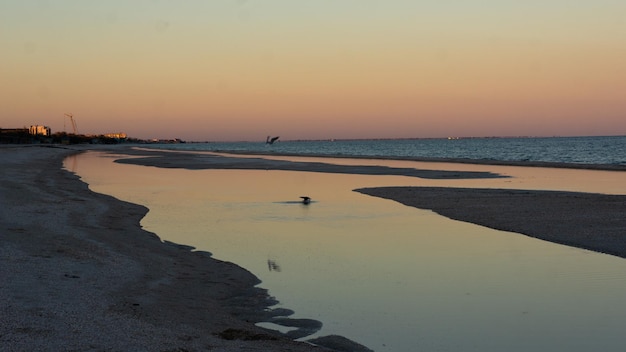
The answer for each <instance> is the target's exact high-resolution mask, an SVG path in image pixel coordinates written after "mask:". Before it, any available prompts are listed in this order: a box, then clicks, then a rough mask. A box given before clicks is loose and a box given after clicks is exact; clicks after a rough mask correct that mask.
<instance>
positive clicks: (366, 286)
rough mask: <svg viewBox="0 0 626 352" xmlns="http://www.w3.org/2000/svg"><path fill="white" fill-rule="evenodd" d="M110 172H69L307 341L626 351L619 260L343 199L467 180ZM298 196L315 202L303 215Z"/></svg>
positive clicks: (624, 287) (105, 162)
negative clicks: (263, 300) (234, 272)
mask: <svg viewBox="0 0 626 352" xmlns="http://www.w3.org/2000/svg"><path fill="white" fill-rule="evenodd" d="M113 160H114V158H113V157H112V156H111V155H106V154H102V153H95V152H89V153H85V154H81V155H78V156H76V157H74V158H72V159H68V160H67V161H66V167H67V168H68V169H71V170H72V171H74V172H76V173H77V174H78V175H79V176H80V177H81V178H82V179H83V180H84V181H85V182H87V183H88V184H89V185H90V188H91V189H92V190H94V191H96V192H100V193H105V194H110V195H113V196H115V197H117V198H119V199H123V200H126V201H130V202H133V203H138V204H142V205H145V206H147V207H148V208H149V209H150V211H149V213H148V215H147V216H146V217H145V218H144V219H143V220H142V226H143V227H144V228H145V229H147V230H149V231H152V232H155V233H157V234H158V235H159V236H160V237H161V238H162V239H163V240H168V241H173V242H177V243H182V244H186V245H191V246H194V247H196V248H197V249H198V250H204V251H209V252H211V253H213V256H214V257H215V258H217V259H221V260H225V261H230V262H234V263H237V264H238V265H240V266H242V267H244V268H246V269H248V270H249V271H251V272H252V273H254V274H255V275H256V276H258V277H259V278H260V279H261V280H262V283H261V284H260V286H261V287H264V288H267V289H268V290H269V292H270V294H271V295H273V296H275V297H276V298H277V299H278V300H279V301H280V304H279V306H280V307H284V308H289V309H293V310H294V311H295V314H294V315H293V317H294V318H310V319H316V320H319V321H321V322H322V323H323V324H324V325H323V327H322V329H321V330H320V331H319V332H318V333H317V334H316V335H314V336H318V335H319V336H324V335H329V334H338V335H343V336H346V337H348V338H350V339H353V340H355V341H358V342H359V343H362V344H364V345H366V346H367V347H369V348H371V349H373V350H375V351H394V352H395V351H481V352H483V351H529V350H540V351H561V350H562V351H590V350H597V351H600V350H601V351H618V350H620V351H621V350H622V349H623V344H624V342H626V339H625V338H624V337H623V332H624V328H623V326H624V324H625V323H626V295H625V294H624V292H626V261H625V260H624V259H621V258H617V257H613V256H608V255H604V254H598V253H593V252H590V251H586V250H581V249H576V248H570V247H565V246H561V245H556V244H552V243H548V242H544V241H540V240H536V239H532V238H528V237H526V236H522V235H519V234H513V233H507V232H501V231H495V230H491V229H488V228H485V227H481V226H477V225H473V224H468V223H463V222H459V221H453V220H450V219H447V218H445V217H442V216H439V215H436V214H434V213H432V212H430V211H426V210H420V209H415V208H410V207H406V206H403V205H401V204H398V203H396V202H393V201H389V200H384V199H379V198H373V197H369V196H366V195H363V194H360V193H356V192H353V191H352V189H355V188H361V187H374V186H388V185H389V186H391V185H393V186H410V185H432V184H433V183H438V184H448V185H451V186H463V182H460V181H447V183H446V181H433V180H421V179H417V178H409V177H398V176H362V175H336V174H322V173H313V172H287V171H264V170H259V171H250V170H248V171H242V170H181V169H158V168H153V167H143V166H134V165H124V164H117V163H113ZM567 171H568V172H569V171H571V170H567ZM538 173H540V171H537V170H535V172H534V173H533V174H534V175H537V174H538ZM535 177H536V176H535ZM520 180H522V179H515V178H514V179H512V180H508V182H513V183H516V182H517V183H519V182H522V181H520ZM467 182H471V183H474V184H476V183H478V184H481V187H482V186H484V184H487V183H489V182H492V183H493V182H496V183H498V184H499V183H503V182H507V180H502V179H499V180H480V181H476V180H473V181H467ZM303 195H307V196H311V197H312V198H313V202H312V203H311V204H309V205H303V204H300V203H299V202H298V200H299V196H303ZM267 327H273V326H270V325H268V326H267ZM314 336H311V337H314Z"/></svg>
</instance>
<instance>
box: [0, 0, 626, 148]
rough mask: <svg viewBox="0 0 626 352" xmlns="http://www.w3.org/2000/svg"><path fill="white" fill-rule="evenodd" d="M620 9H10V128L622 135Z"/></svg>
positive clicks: (624, 7) (409, 3)
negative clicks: (67, 116)
mask: <svg viewBox="0 0 626 352" xmlns="http://www.w3.org/2000/svg"><path fill="white" fill-rule="evenodd" d="M625 38H626V3H625V2H623V1H616V0H597V1H593V2H591V1H582V0H572V1H568V2H565V1H557V0H544V1H534V0H530V1H526V2H520V1H512V0H502V1H495V0H485V1H465V2H460V1H453V0H442V1H438V2H422V1H413V0H400V1H385V2H382V1H374V0H342V1H336V0H319V1H314V2H313V1H311V2H295V1H289V0H266V1H260V0H257V1H253V0H249V1H245V0H232V1H219V0H216V1H201V0H189V1H185V2H177V1H166V0H160V1H159V0H137V1H132V2H129V1H121V0H113V1H106V2H104V1H100V2H98V1H80V2H79V1H70V0H66V1H63V0H59V1H44V0H39V1H34V0H32V1H31V0H24V1H18V0H16V1H10V0H9V1H3V2H1V3H0V47H1V48H2V57H1V59H0V77H2V79H1V80H0V127H2V128H8V127H21V126H24V125H31V124H44V125H48V126H50V127H51V128H52V129H53V131H62V130H63V129H64V124H65V125H67V128H68V129H69V123H64V117H63V114H64V113H65V112H71V113H72V114H74V116H75V118H76V122H77V124H78V128H79V132H81V133H107V132H117V131H123V132H126V133H127V134H129V135H131V136H133V137H139V138H182V139H186V140H263V139H264V138H265V136H266V135H268V134H271V135H281V136H282V138H283V139H324V138H394V137H402V138H405V137H417V138H420V137H447V136H518V135H524V136H527V135H532V136H553V135H559V136H568V135H625V134H626V65H625V64H624V62H626V39H625Z"/></svg>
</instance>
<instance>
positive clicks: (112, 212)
mask: <svg viewBox="0 0 626 352" xmlns="http://www.w3.org/2000/svg"><path fill="white" fill-rule="evenodd" d="M83 149H85V148H84V147H76V148H71V147H70V148H58V147H38V146H32V147H30V146H26V147H25V146H15V147H5V146H3V147H2V148H0V160H1V161H2V172H1V173H0V179H1V180H2V182H1V185H2V186H1V188H0V192H1V194H2V198H1V199H2V202H3V204H2V211H1V216H0V224H1V225H0V228H1V233H2V238H1V243H2V245H1V246H0V263H1V265H0V277H2V280H1V281H0V301H1V302H2V303H1V305H0V315H1V316H2V322H1V323H0V346H2V347H1V348H0V349H1V350H3V351H26V350H38V351H59V350H85V351H88V350H106V351H129V350H134V351H206V350H216V351H256V350H266V351H323V350H324V349H322V348H319V347H315V346H311V345H309V344H306V343H300V342H294V341H292V339H290V338H287V337H285V336H281V335H280V334H278V333H272V332H270V331H268V330H264V329H261V328H258V327H256V326H255V325H254V322H255V321H259V320H269V319H271V317H272V315H274V314H279V315H285V313H286V312H271V311H265V310H264V309H265V308H266V307H267V306H269V305H272V304H273V303H274V302H273V301H272V300H271V299H270V298H269V297H268V295H267V294H266V292H265V291H264V290H263V289H260V288H256V287H255V285H256V284H257V283H258V279H257V278H256V277H255V276H254V275H252V274H251V273H249V272H247V271H246V270H244V269H242V268H240V267H238V266H237V265H235V264H232V263H227V262H221V261H218V260H215V259H212V258H211V257H210V255H209V254H207V253H203V252H197V251H194V252H192V251H191V248H189V247H186V246H181V245H177V244H172V243H164V242H162V241H161V240H159V238H158V237H157V236H156V235H155V234H152V233H149V232H147V231H144V230H142V229H141V227H140V225H139V220H140V219H141V218H142V217H143V216H144V215H145V214H146V212H147V211H148V209H146V208H145V207H142V206H140V205H135V204H129V203H125V202H122V201H119V200H117V199H114V198H112V197H109V196H106V195H101V194H96V193H93V192H91V191H89V189H88V188H87V185H86V184H84V183H83V182H81V181H80V180H79V179H78V177H77V176H75V175H73V174H71V173H70V172H68V171H65V170H62V169H61V166H62V160H63V158H64V157H66V156H69V155H72V154H74V153H78V152H80V151H81V150H83ZM287 313H288V312H287ZM263 315H265V316H263ZM295 323H298V322H295ZM299 323H301V324H302V325H306V323H307V322H299ZM340 342H342V341H341V340H340Z"/></svg>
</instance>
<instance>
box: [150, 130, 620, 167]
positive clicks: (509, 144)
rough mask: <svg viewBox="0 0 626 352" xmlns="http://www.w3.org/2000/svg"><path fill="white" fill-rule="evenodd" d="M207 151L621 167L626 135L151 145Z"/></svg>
mask: <svg viewBox="0 0 626 352" xmlns="http://www.w3.org/2000/svg"><path fill="white" fill-rule="evenodd" d="M153 147H155V148H164V149H174V150H195V151H212V152H237V153H263V154H272V153H276V154H287V155H301V156H346V157H350V156H354V157H379V158H400V159H402V158H409V159H410V158H414V159H426V160H430V159H433V160H436V159H454V160H457V161H458V160H464V161H468V162H472V161H502V162H548V163H571V164H591V165H626V136H604V137H542V138H539V137H515V138H513V137H511V138H501V137H497V138H441V139H368V140H315V141H309V140H307V141H298V140H285V141H281V140H280V139H279V140H278V141H277V142H275V143H273V144H267V143H265V142H264V140H260V141H258V142H206V143H184V144H160V145H159V144H157V145H154V146H153Z"/></svg>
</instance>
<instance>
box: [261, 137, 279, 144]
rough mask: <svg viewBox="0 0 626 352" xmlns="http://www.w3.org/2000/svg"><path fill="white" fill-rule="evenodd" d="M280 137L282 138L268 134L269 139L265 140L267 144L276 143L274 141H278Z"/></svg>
mask: <svg viewBox="0 0 626 352" xmlns="http://www.w3.org/2000/svg"><path fill="white" fill-rule="evenodd" d="M278 138H280V136H277V137H270V136H267V139H266V140H265V143H266V144H274V142H276V141H277V140H278Z"/></svg>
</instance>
